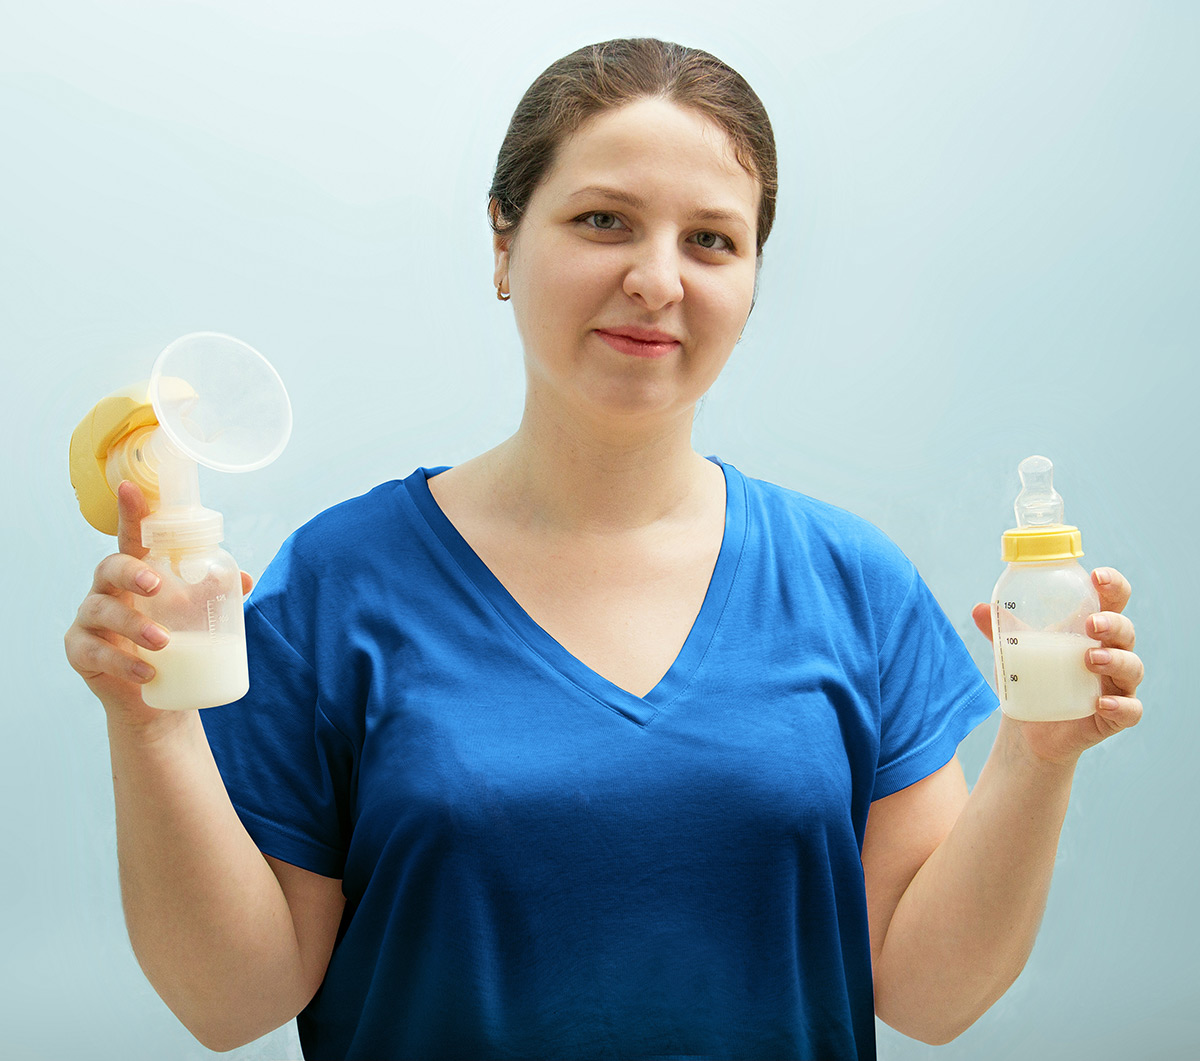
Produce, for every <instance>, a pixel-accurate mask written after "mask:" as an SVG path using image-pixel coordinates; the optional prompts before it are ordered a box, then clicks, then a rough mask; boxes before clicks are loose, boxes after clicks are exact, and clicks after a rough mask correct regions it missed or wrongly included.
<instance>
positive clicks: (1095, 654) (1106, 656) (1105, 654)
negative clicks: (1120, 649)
mask: <svg viewBox="0 0 1200 1061" xmlns="http://www.w3.org/2000/svg"><path fill="white" fill-rule="evenodd" d="M1111 660H1112V653H1111V652H1109V651H1108V649H1106V648H1091V649H1088V662H1090V663H1095V664H1096V665H1097V666H1103V665H1104V664H1105V663H1108V662H1110V661H1111Z"/></svg>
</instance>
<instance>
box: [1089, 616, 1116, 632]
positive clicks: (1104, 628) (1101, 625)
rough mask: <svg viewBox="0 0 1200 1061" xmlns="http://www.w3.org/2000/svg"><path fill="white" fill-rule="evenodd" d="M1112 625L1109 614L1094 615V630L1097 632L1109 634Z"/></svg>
mask: <svg viewBox="0 0 1200 1061" xmlns="http://www.w3.org/2000/svg"><path fill="white" fill-rule="evenodd" d="M1111 625H1112V624H1111V623H1110V622H1109V621H1108V616H1107V615H1093V616H1092V630H1093V631H1095V632H1096V633H1097V634H1107V633H1108V630H1109V627H1110V626H1111Z"/></svg>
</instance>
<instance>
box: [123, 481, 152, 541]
mask: <svg viewBox="0 0 1200 1061" xmlns="http://www.w3.org/2000/svg"><path fill="white" fill-rule="evenodd" d="M148 515H150V506H149V504H147V503H146V495H145V494H143V493H142V491H141V489H140V488H139V487H138V486H137V484H136V483H131V482H129V481H128V480H125V481H123V482H122V483H121V485H120V486H119V487H117V548H118V549H119V550H120V551H121V552H123V553H126V554H127V555H129V556H136V557H137V558H138V559H139V560H140V559H141V558H142V557H143V556H145V555H146V553H147V552H149V550H148V549H146V547H145V546H143V545H142V520H143V519H144V518H145V517H146V516H148Z"/></svg>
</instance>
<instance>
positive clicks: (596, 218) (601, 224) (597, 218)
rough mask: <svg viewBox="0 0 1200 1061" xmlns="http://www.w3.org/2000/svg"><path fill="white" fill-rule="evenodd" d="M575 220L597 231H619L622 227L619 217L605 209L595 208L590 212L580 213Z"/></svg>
mask: <svg viewBox="0 0 1200 1061" xmlns="http://www.w3.org/2000/svg"><path fill="white" fill-rule="evenodd" d="M575 220H576V221H580V222H582V223H583V224H585V225H587V227H588V228H591V229H594V230H595V231H597V232H619V231H620V230H621V229H622V228H623V227H624V226H623V225H622V224H621V219H620V218H619V217H617V215H616V214H610V213H608V212H607V211H605V210H597V211H595V212H593V213H590V214H581V215H580V216H579V217H577V218H575Z"/></svg>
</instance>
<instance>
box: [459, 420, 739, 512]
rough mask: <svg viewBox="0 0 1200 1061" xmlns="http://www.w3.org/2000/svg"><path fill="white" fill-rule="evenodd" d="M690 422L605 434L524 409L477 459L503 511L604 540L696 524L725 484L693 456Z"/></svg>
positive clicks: (601, 428)
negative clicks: (511, 428) (678, 522)
mask: <svg viewBox="0 0 1200 1061" xmlns="http://www.w3.org/2000/svg"><path fill="white" fill-rule="evenodd" d="M692 415H693V410H692V409H687V410H685V411H684V412H683V413H681V414H680V415H679V416H678V417H676V418H675V419H673V420H671V421H665V422H664V421H662V420H656V421H655V422H654V423H653V424H649V423H648V424H645V425H641V426H631V425H630V424H629V423H624V424H620V425H616V426H614V425H607V426H606V425H602V424H596V423H588V422H586V421H583V420H581V419H579V418H575V417H567V416H548V415H541V414H539V413H538V411H537V410H535V409H532V408H531V407H530V404H528V403H527V405H526V409H525V415H524V417H523V418H522V421H521V426H520V427H519V428H518V430H517V432H516V434H514V435H513V436H512V437H511V438H509V439H508V440H507V441H505V442H503V443H501V444H500V445H499V446H497V447H496V448H495V449H493V450H491V451H490V452H489V453H485V454H484V455H483V456H482V457H480V458H478V460H479V461H480V462H481V468H480V471H482V472H484V474H485V475H486V476H487V478H488V479H489V480H490V483H491V496H492V497H493V498H494V500H495V501H496V502H497V503H498V504H499V505H501V506H503V507H504V508H506V509H507V510H508V511H509V512H510V513H511V514H513V515H515V516H516V517H517V518H518V519H519V520H520V521H521V522H523V523H529V524H538V525H539V526H540V527H541V528H542V529H545V530H549V531H564V532H569V533H574V534H579V533H596V534H606V533H612V532H621V531H633V530H637V529H639V528H641V527H646V526H649V525H651V524H654V523H658V522H660V521H663V520H675V519H688V518H692V517H694V516H695V514H696V513H697V512H698V511H699V510H701V509H702V508H703V506H704V504H705V502H706V500H708V499H709V498H710V496H711V491H712V488H713V486H714V484H715V483H716V481H717V480H719V479H720V478H721V473H720V470H719V469H718V468H716V466H715V465H713V464H712V463H711V462H710V461H707V460H705V459H704V458H703V457H701V456H699V455H698V454H697V453H696V452H695V451H694V450H693V449H692V445H691V430H692ZM721 489H722V490H723V485H722V487H721Z"/></svg>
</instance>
